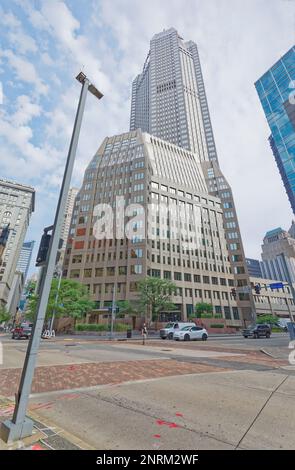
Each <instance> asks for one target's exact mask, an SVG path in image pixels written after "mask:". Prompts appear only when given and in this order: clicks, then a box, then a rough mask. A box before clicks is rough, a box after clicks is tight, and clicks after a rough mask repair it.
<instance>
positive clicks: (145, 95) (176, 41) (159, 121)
mask: <svg viewBox="0 0 295 470" xmlns="http://www.w3.org/2000/svg"><path fill="white" fill-rule="evenodd" d="M136 128H141V129H142V130H143V131H146V132H149V133H150V134H152V135H155V136H157V137H159V138H162V139H164V140H166V141H169V142H171V143H173V144H175V145H178V146H180V147H183V148H184V149H187V150H190V151H192V152H194V153H195V154H196V155H197V157H198V159H199V161H200V162H201V164H202V168H203V172H204V176H205V179H206V184H207V187H208V191H209V192H210V194H211V195H214V196H216V197H218V198H220V199H221V201H222V208H223V222H224V229H225V234H226V239H227V248H228V252H229V259H230V263H231V267H232V272H233V274H234V276H235V287H236V291H237V301H238V307H239V310H240V315H241V316H242V318H243V319H245V320H254V319H255V303H254V299H253V295H252V292H251V290H250V291H249V292H247V288H249V286H250V279H249V274H248V270H247V263H246V259H245V254H244V249H243V243H242V237H241V233H240V229H239V223H238V218H237V212H236V209H235V204H234V198H233V193H232V190H231V187H230V184H229V183H228V181H227V180H226V178H225V176H224V175H223V173H222V171H221V168H220V166H219V162H218V157H217V151H216V146H215V141H214V135H213V129H212V125H211V120H210V113H209V107H208V103H207V98H206V92H205V85H204V80H203V75H202V69H201V64H200V60H199V54H198V48H197V45H196V44H195V43H194V42H192V41H187V42H185V41H184V40H183V38H182V37H181V36H180V35H179V34H178V32H177V31H176V30H175V29H174V28H170V29H168V30H165V31H163V32H161V33H159V34H156V35H155V36H154V37H153V38H152V40H151V43H150V51H149V53H148V55H147V58H146V61H145V64H144V67H143V71H142V73H141V74H139V75H138V76H137V77H136V78H135V80H134V81H133V84H132V98H131V116H130V130H135V129H136Z"/></svg>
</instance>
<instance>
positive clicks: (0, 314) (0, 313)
mask: <svg viewBox="0 0 295 470" xmlns="http://www.w3.org/2000/svg"><path fill="white" fill-rule="evenodd" d="M9 319H10V315H9V313H8V312H7V310H6V308H5V307H3V306H2V305H1V306H0V324H1V323H3V322H7V321H8V320H9Z"/></svg>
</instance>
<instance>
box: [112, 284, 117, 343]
mask: <svg viewBox="0 0 295 470" xmlns="http://www.w3.org/2000/svg"><path fill="white" fill-rule="evenodd" d="M115 315H116V283H114V289H113V300H112V320H111V339H113V331H114V320H115Z"/></svg>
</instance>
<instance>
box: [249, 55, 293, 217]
mask: <svg viewBox="0 0 295 470" xmlns="http://www.w3.org/2000/svg"><path fill="white" fill-rule="evenodd" d="M255 87H256V90H257V93H258V95H259V98H260V101H261V104H262V107H263V110H264V113H265V116H266V118H267V121H268V124H269V127H270V129H271V136H270V138H269V141H270V145H271V148H272V151H273V154H274V157H275V160H276V163H277V166H278V169H279V172H280V174H281V178H282V180H283V183H284V186H285V189H286V192H287V195H288V198H289V201H290V204H291V207H292V209H293V212H294V213H295V46H293V47H291V49H290V50H289V51H288V52H287V53H286V54H285V55H284V56H283V57H281V59H280V60H278V61H277V62H276V63H275V64H274V65H273V66H272V67H271V68H270V69H269V70H268V71H267V72H266V73H265V74H264V75H262V77H261V78H260V79H259V80H257V82H256V83H255Z"/></svg>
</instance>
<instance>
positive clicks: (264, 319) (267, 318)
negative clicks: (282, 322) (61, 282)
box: [256, 315, 279, 325]
mask: <svg viewBox="0 0 295 470" xmlns="http://www.w3.org/2000/svg"><path fill="white" fill-rule="evenodd" d="M278 321H279V317H277V316H275V315H259V316H258V317H257V321H256V323H267V324H268V325H274V324H276V323H278Z"/></svg>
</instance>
